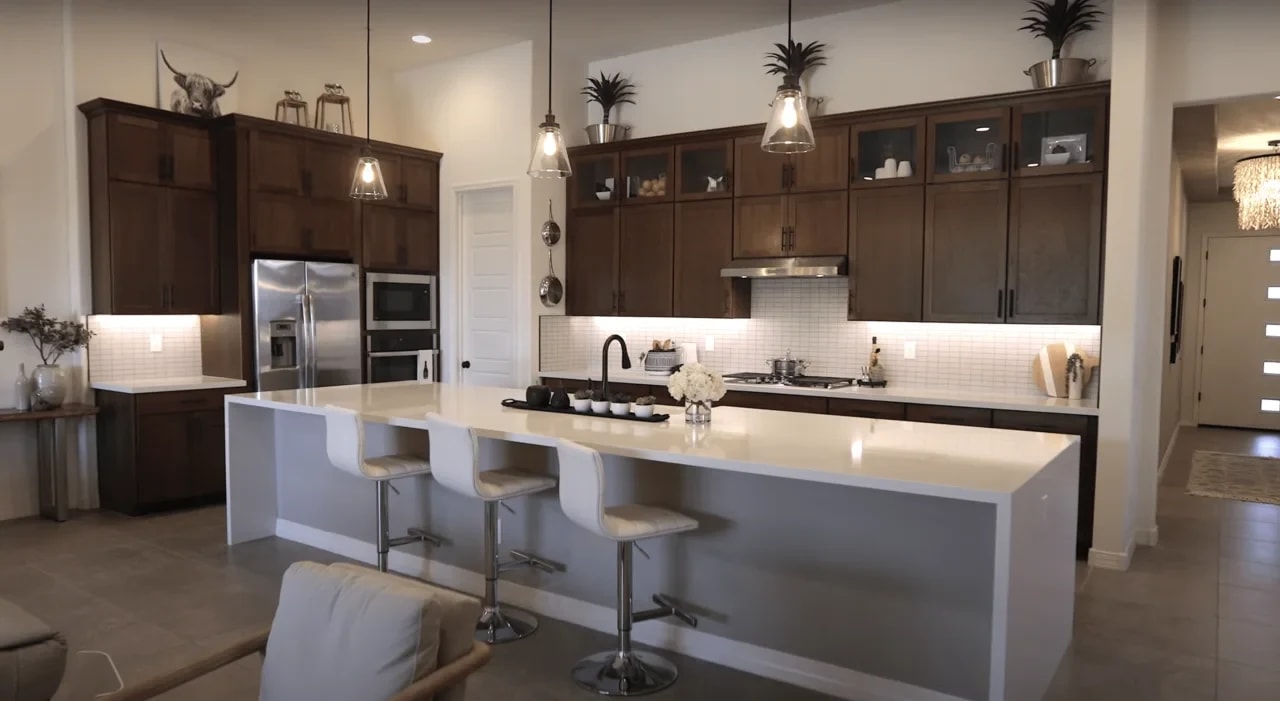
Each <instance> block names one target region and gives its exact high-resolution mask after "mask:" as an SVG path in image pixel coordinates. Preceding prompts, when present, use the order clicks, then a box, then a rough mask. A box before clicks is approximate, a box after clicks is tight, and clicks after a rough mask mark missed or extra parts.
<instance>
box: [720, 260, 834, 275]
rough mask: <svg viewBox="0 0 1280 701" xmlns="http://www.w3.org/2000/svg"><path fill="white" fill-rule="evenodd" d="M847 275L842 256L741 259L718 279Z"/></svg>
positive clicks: (724, 269)
mask: <svg viewBox="0 0 1280 701" xmlns="http://www.w3.org/2000/svg"><path fill="white" fill-rule="evenodd" d="M848 273H849V261H848V259H847V258H845V257H844V256H812V257H806V258H743V259H740V260H735V261H733V262H732V263H730V264H729V266H728V267H727V268H723V269H722V270H721V271H720V277H845V276H846V275H848Z"/></svg>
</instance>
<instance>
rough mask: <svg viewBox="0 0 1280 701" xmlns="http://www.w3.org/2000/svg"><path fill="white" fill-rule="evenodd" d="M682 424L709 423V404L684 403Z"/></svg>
mask: <svg viewBox="0 0 1280 701" xmlns="http://www.w3.org/2000/svg"><path fill="white" fill-rule="evenodd" d="M684 422H685V423H687V424H709V423H711V402H695V401H685V403H684Z"/></svg>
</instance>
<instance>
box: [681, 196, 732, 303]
mask: <svg viewBox="0 0 1280 701" xmlns="http://www.w3.org/2000/svg"><path fill="white" fill-rule="evenodd" d="M675 209H676V217H675V256H674V259H675V262H674V265H675V273H674V275H675V305H674V306H675V309H674V314H675V316H678V317H693V318H699V317H706V318H735V319H736V318H749V317H750V316H751V284H750V281H749V280H740V279H737V278H723V277H720V270H721V269H722V268H724V267H725V266H726V265H728V264H729V263H730V262H731V261H732V260H733V209H734V208H733V202H731V201H730V200H727V199H721V200H708V201H705V202H679V203H677V204H676V206H675Z"/></svg>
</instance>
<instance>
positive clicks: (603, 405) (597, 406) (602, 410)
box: [591, 400, 609, 414]
mask: <svg viewBox="0 0 1280 701" xmlns="http://www.w3.org/2000/svg"><path fill="white" fill-rule="evenodd" d="M591 413H593V414H608V413H609V402H597V401H595V400H591Z"/></svg>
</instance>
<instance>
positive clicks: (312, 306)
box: [303, 294, 320, 389]
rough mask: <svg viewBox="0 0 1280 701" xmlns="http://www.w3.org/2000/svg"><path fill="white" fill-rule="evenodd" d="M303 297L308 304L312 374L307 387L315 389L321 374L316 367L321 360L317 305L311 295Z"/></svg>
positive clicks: (308, 352)
mask: <svg viewBox="0 0 1280 701" xmlns="http://www.w3.org/2000/svg"><path fill="white" fill-rule="evenodd" d="M303 297H304V298H305V299H306V304H307V356H308V358H307V360H308V362H307V369H308V372H309V373H310V377H309V379H308V380H307V387H310V388H313V389H314V388H315V387H316V380H317V379H318V376H319V374H320V373H319V372H318V368H317V367H316V363H317V362H318V360H319V359H318V356H317V354H316V303H315V298H314V297H313V296H312V295H311V294H306V295H303Z"/></svg>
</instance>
